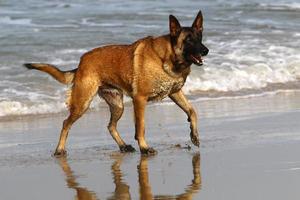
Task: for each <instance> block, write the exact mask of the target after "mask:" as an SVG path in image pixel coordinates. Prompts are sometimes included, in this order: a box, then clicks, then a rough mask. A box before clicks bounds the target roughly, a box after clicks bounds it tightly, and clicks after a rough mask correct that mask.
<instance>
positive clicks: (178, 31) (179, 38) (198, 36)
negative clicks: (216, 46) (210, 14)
mask: <svg viewBox="0 0 300 200" xmlns="http://www.w3.org/2000/svg"><path fill="white" fill-rule="evenodd" d="M169 23H170V24H169V25H170V36H171V44H172V47H173V49H174V52H175V55H176V59H177V61H178V62H179V63H187V64H189V65H190V64H192V63H194V64H195V65H198V66H201V65H203V62H202V56H206V55H207V54H208V51H209V50H208V48H207V47H206V46H204V45H203V44H202V31H203V16H202V13H201V11H199V13H198V15H197V17H196V18H195V20H194V22H193V25H192V26H191V27H181V25H180V23H179V22H178V20H177V19H176V17H174V16H173V15H170V17H169Z"/></svg>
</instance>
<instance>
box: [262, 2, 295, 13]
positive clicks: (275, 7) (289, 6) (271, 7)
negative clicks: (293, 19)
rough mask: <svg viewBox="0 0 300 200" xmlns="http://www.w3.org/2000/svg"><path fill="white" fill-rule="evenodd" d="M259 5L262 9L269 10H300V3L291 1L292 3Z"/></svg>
mask: <svg viewBox="0 0 300 200" xmlns="http://www.w3.org/2000/svg"><path fill="white" fill-rule="evenodd" d="M258 6H259V7H260V8H262V9H267V10H275V11H282V10H295V11H297V10H300V3H296V2H293V3H292V2H290V3H283V2H282V3H275V2H274V3H260V4H258Z"/></svg>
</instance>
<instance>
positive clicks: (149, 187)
mask: <svg viewBox="0 0 300 200" xmlns="http://www.w3.org/2000/svg"><path fill="white" fill-rule="evenodd" d="M193 105H194V107H195V109H196V110H197V113H198V116H199V117H198V120H199V121H198V122H199V131H200V132H199V134H200V139H201V145H200V149H198V148H196V147H194V146H192V144H191V142H190V138H189V124H188V122H187V121H186V120H187V117H186V115H185V114H184V113H183V112H182V111H181V110H180V109H179V108H178V107H177V106H176V105H173V104H151V106H148V107H147V110H146V140H147V142H148V143H149V145H150V146H152V147H154V148H155V149H156V150H157V151H158V154H157V155H156V156H151V157H148V158H146V160H145V158H143V156H141V155H140V153H139V152H138V151H137V152H135V153H132V154H121V153H119V152H118V147H117V145H116V144H115V142H114V141H113V139H112V138H111V136H110V135H109V133H108V131H107V127H106V126H107V123H108V120H109V115H110V114H109V110H108V108H106V107H101V108H100V109H99V110H96V111H92V112H91V111H90V112H88V113H86V114H85V115H84V116H83V117H82V118H81V119H80V120H78V122H76V123H75V124H74V127H73V128H72V130H71V131H70V134H69V138H68V143H67V150H68V156H67V158H66V160H65V161H60V160H58V159H56V158H54V157H52V153H53V150H54V149H55V146H56V142H57V141H58V137H59V132H60V128H61V125H62V121H63V120H64V118H65V117H66V116H65V114H66V113H65V114H60V115H55V116H52V115H51V116H44V117H40V116H38V117H25V118H23V119H20V120H16V121H4V122H3V121H1V122H0V127H1V129H0V177H1V180H3V181H1V182H0V194H1V195H0V197H1V199H2V198H3V199H21V198H22V199H25V200H26V199H28V200H29V199H30V200H35V199H45V200H48V199H49V200H50V199H66V200H68V199H74V197H76V198H79V199H80V195H82V194H84V195H87V197H86V199H89V198H90V199H96V198H100V199H108V198H110V197H111V198H112V199H113V198H115V199H118V198H119V197H120V195H123V196H124V195H125V197H126V198H127V197H131V198H132V199H139V198H142V199H147V198H148V199H154V198H161V199H170V198H179V199H180V198H183V199H184V198H192V199H246V200H248V199H249V200H250V199H273V200H276V199H283V198H287V199H297V197H299V195H300V193H299V190H298V188H297V186H298V185H299V184H300V181H299V180H300V160H299V156H298V152H299V151H300V134H299V130H300V124H299V123H298V121H297V119H300V94H299V92H296V93H291V94H290V93H282V94H278V95H274V96H272V95H270V96H264V97H256V98H248V99H223V100H220V101H197V102H193ZM118 129H119V131H120V134H121V136H122V137H123V138H124V140H125V141H126V142H127V143H129V144H132V145H133V146H134V147H135V148H136V149H138V146H137V143H136V141H135V140H134V122H133V110H132V106H128V105H126V106H125V111H124V115H123V117H122V118H121V120H120V122H119V125H118ZM189 146H191V148H189ZM199 153H200V158H197V155H198V154H199ZM195 156H196V157H195ZM197 160H198V161H197ZM145 161H146V162H145ZM145 163H146V164H145ZM141 166H142V168H141ZM117 180H119V181H117ZM28 181H30V184H28ZM116 181H117V182H116ZM71 183H74V184H71ZM174 183H176V184H174ZM193 183H194V185H193ZM121 188H122V189H121ZM16 190H17V191H18V192H17V193H16V192H15V191H16ZM80 191H81V192H80ZM88 197H89V198H88ZM86 199H85V200H86Z"/></svg>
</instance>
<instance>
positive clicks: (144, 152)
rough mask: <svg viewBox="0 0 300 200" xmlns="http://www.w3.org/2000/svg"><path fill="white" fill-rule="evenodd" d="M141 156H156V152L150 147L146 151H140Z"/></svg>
mask: <svg viewBox="0 0 300 200" xmlns="http://www.w3.org/2000/svg"><path fill="white" fill-rule="evenodd" d="M141 154H142V155H145V156H152V155H156V154H157V151H156V150H155V149H153V148H151V147H149V148H147V149H144V148H143V149H141Z"/></svg>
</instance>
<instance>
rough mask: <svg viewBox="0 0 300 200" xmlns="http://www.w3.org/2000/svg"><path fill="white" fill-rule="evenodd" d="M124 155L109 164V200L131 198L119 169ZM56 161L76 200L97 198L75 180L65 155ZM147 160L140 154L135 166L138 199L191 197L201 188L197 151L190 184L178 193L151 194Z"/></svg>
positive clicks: (181, 199)
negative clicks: (111, 182)
mask: <svg viewBox="0 0 300 200" xmlns="http://www.w3.org/2000/svg"><path fill="white" fill-rule="evenodd" d="M123 157H124V155H120V156H117V157H116V158H115V162H113V164H112V166H111V172H112V178H113V182H114V184H115V191H114V192H113V195H112V196H111V197H109V198H108V199H109V200H127V199H131V195H130V192H129V186H128V184H127V183H126V182H123V173H122V171H121V168H120V167H121V164H122V160H123ZM57 160H58V163H59V165H60V166H61V168H62V170H63V172H64V174H65V175H66V182H67V185H68V187H69V188H72V189H74V190H75V191H76V196H75V199H78V200H96V199H97V200H99V199H100V198H98V197H97V196H96V194H95V192H93V191H91V190H89V189H88V188H85V187H81V186H80V185H79V184H78V182H76V176H75V175H74V173H73V171H72V169H71V167H70V165H69V164H68V161H67V158H66V157H61V158H58V159H57ZM148 160H149V157H145V156H141V158H140V162H139V164H138V166H137V172H138V183H139V199H141V200H152V199H160V200H171V199H179V200H185V199H192V197H193V194H195V193H197V192H198V191H199V190H200V189H201V173H200V154H199V153H197V154H195V155H194V156H193V157H192V167H193V179H192V181H191V184H190V185H188V186H187V187H186V189H185V190H184V193H182V194H178V195H154V194H152V189H151V185H150V182H149V174H148Z"/></svg>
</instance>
